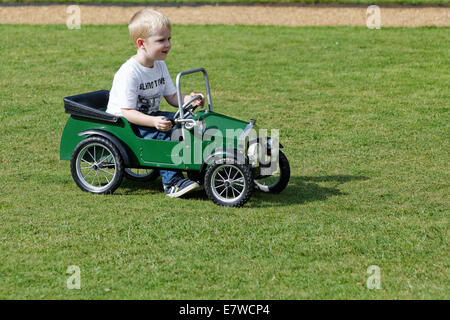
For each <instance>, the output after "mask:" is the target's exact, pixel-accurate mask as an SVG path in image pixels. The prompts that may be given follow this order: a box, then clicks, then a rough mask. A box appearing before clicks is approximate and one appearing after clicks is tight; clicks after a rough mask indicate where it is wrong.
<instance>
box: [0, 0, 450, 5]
mask: <svg viewBox="0 0 450 320" xmlns="http://www.w3.org/2000/svg"><path fill="white" fill-rule="evenodd" d="M24 2H25V3H42V2H46V3H49V2H54V3H133V4H143V5H147V4H150V5H151V4H152V3H172V4H175V3H205V4H209V3H210V4H215V3H230V4H232V3H249V4H253V3H261V4H264V3H281V4H290V3H309V4H311V3H346V4H367V5H371V4H399V5H430V4H443V5H445V4H446V5H448V0H220V1H217V0H74V1H70V0H0V3H24Z"/></svg>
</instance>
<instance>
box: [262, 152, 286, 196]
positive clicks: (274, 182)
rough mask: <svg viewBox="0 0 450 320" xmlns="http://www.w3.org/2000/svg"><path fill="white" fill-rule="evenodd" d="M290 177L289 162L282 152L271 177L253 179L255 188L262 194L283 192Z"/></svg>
mask: <svg viewBox="0 0 450 320" xmlns="http://www.w3.org/2000/svg"><path fill="white" fill-rule="evenodd" d="M290 177H291V168H290V166H289V161H288V159H287V158H286V156H285V155H284V153H283V152H281V150H280V153H279V157H278V166H277V170H276V171H275V172H274V173H273V175H271V176H268V177H264V178H261V179H255V181H254V182H255V186H256V187H257V188H258V189H259V190H260V191H262V192H267V193H280V192H281V191H283V190H284V189H285V188H286V187H287V185H288V183H289V179H290Z"/></svg>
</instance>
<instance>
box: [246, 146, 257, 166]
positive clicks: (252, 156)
mask: <svg viewBox="0 0 450 320" xmlns="http://www.w3.org/2000/svg"><path fill="white" fill-rule="evenodd" d="M258 146H259V144H258V143H257V142H256V141H255V142H253V143H252V144H250V146H249V147H248V151H247V155H248V161H249V162H250V164H251V165H252V167H256V166H257V165H258V149H259V148H258Z"/></svg>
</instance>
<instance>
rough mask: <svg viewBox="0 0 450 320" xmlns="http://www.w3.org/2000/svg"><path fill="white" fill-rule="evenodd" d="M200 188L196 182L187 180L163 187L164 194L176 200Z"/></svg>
mask: <svg viewBox="0 0 450 320" xmlns="http://www.w3.org/2000/svg"><path fill="white" fill-rule="evenodd" d="M199 187H200V185H199V184H198V183H197V182H194V181H191V180H189V179H180V180H178V181H177V182H175V183H173V184H172V185H170V186H164V192H165V193H166V195H167V196H169V197H171V198H178V197H180V196H182V195H183V194H186V193H188V192H190V191H193V190H196V189H198V188H199Z"/></svg>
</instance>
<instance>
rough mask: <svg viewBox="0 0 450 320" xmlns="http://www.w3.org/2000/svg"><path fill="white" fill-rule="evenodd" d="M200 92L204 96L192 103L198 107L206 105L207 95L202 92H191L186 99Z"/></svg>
mask: <svg viewBox="0 0 450 320" xmlns="http://www.w3.org/2000/svg"><path fill="white" fill-rule="evenodd" d="M198 94H199V95H201V96H202V97H201V99H197V100H194V101H193V102H192V105H193V106H196V107H198V106H200V107H203V106H204V105H205V97H204V96H203V95H202V94H201V93H194V92H191V94H190V95H188V96H186V98H185V101H188V100H189V99H191V98H193V97H195V96H196V95H198Z"/></svg>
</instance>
